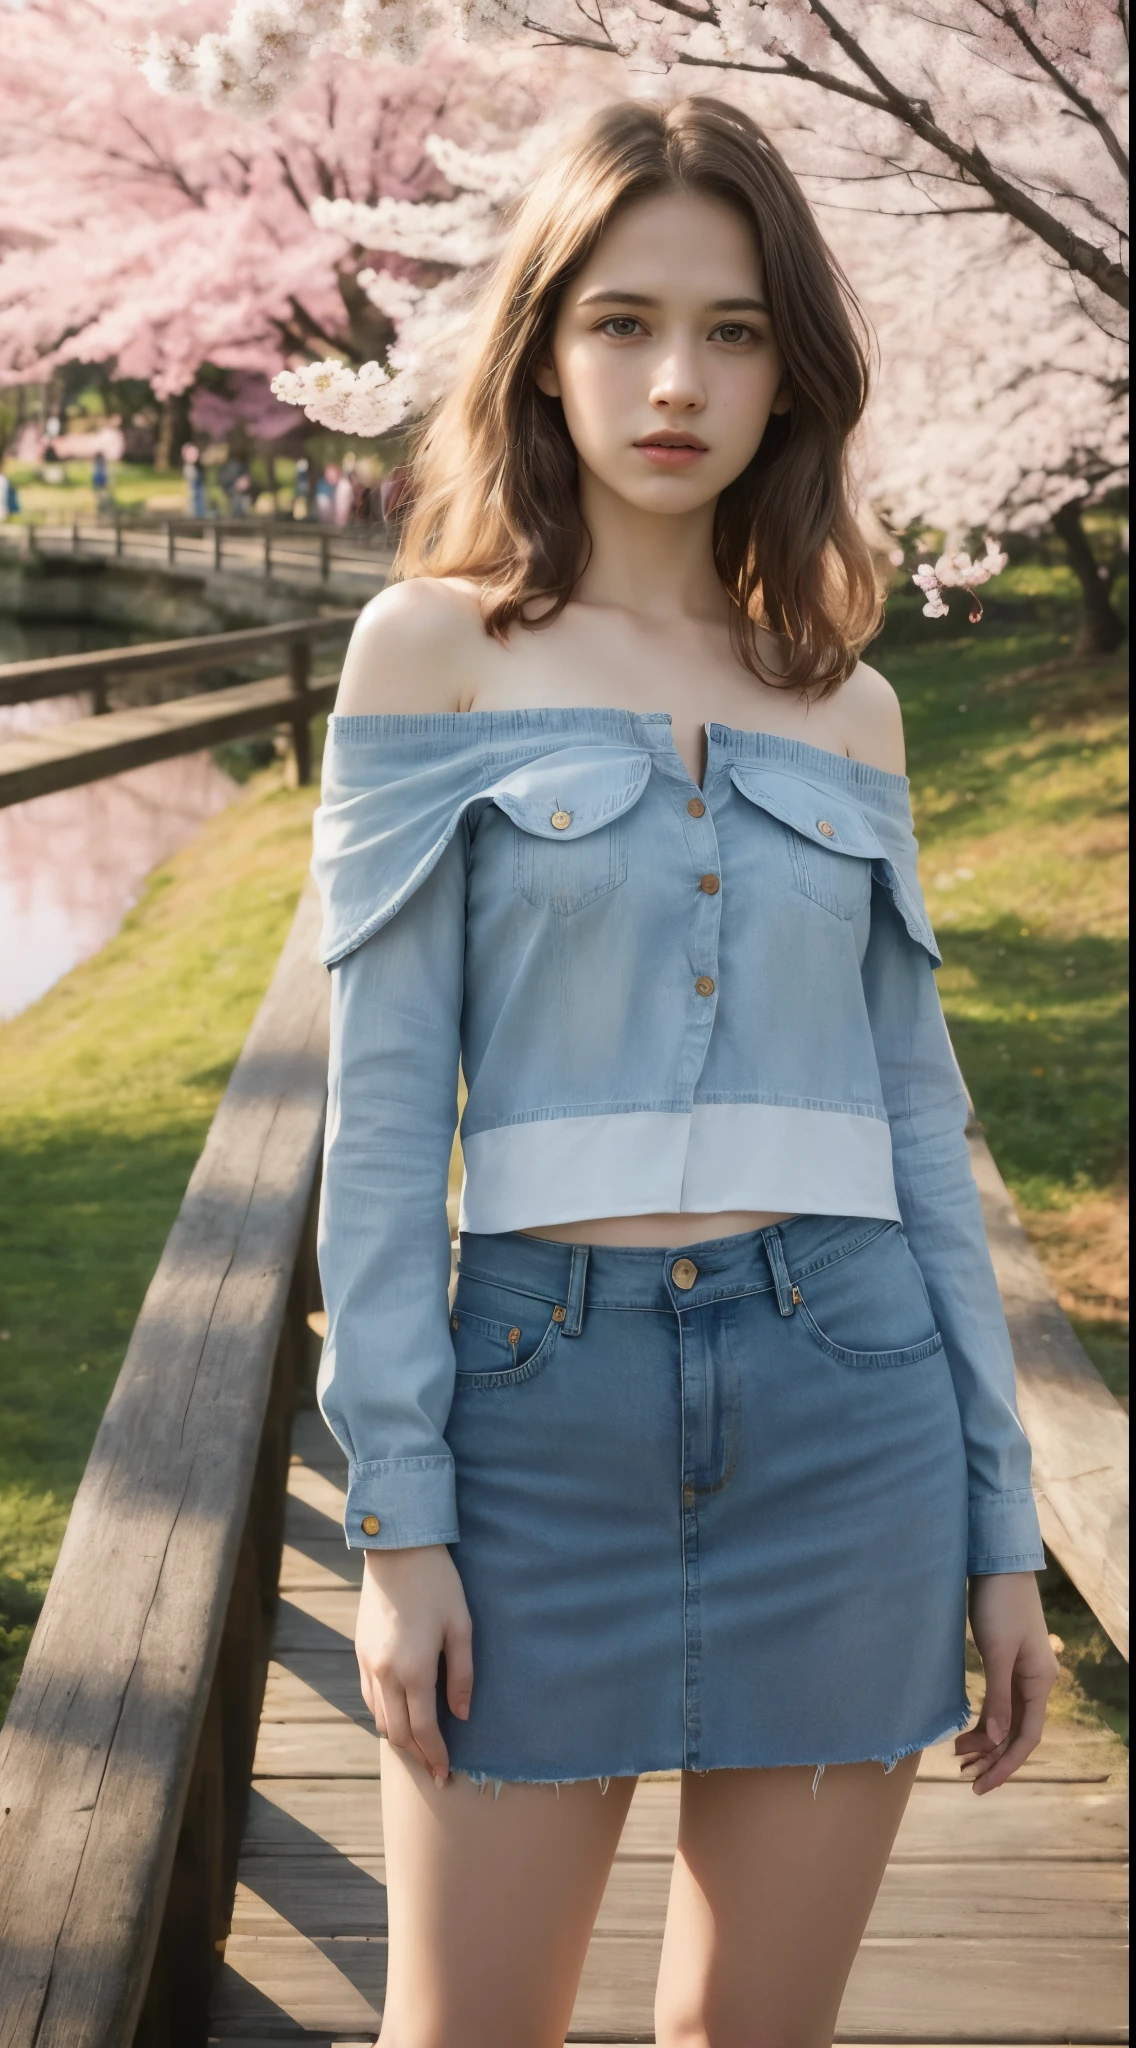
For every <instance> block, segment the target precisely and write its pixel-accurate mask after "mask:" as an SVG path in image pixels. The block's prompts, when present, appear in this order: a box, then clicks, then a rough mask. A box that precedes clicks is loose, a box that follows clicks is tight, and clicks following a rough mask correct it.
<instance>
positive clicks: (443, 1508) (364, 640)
mask: <svg viewBox="0 0 1136 2048" xmlns="http://www.w3.org/2000/svg"><path fill="white" fill-rule="evenodd" d="M446 596H447V593H444V592H442V591H440V590H439V589H438V586H433V587H431V586H429V585H408V586H402V587H396V588H395V589H394V590H392V591H390V592H388V593H384V596H383V597H382V598H381V599H380V600H378V601H377V602H376V603H375V604H373V605H371V606H369V607H368V608H367V611H366V612H365V613H364V614H363V617H362V619H361V620H360V622H359V625H358V626H357V628H356V631H355V635H354V637H353V639H352V643H351V647H350V649H349V650H348V656H347V660H346V663H345V666H344V677H343V683H342V685H341V690H340V696H339V701H338V703H337V707H336V709H337V712H339V713H348V714H359V713H362V714H367V713H380V714H382V713H388V712H398V711H407V710H416V711H427V712H430V711H439V710H452V709H454V708H455V703H454V701H453V698H454V693H453V692H452V691H451V689H450V686H449V681H448V678H449V675H450V674H452V673H453V668H452V665H451V660H450V640H451V636H452V629H453V623H454V622H453V617H452V606H451V605H449V604H447V603H446ZM439 599H440V600H441V602H439V601H438V600H439ZM464 944H465V853H464V843H463V835H462V834H461V833H460V832H459V833H458V834H457V835H456V836H455V838H454V839H453V840H452V841H451V843H450V845H449V846H448V847H447V849H446V852H445V853H444V855H443V856H442V858H441V860H440V861H439V862H438V864H437V866H436V867H435V869H434V870H433V872H432V873H431V874H430V875H429V876H428V878H427V880H426V881H425V882H424V883H423V884H422V886H421V887H420V888H419V889H418V890H417V891H416V892H415V894H414V895H413V896H412V897H411V898H410V900H409V901H408V902H407V903H405V904H404V906H403V908H402V909H401V910H400V911H399V913H398V914H397V915H396V916H395V917H394V918H392V919H391V921H390V922H389V923H388V924H386V925H384V927H383V928H382V929H381V930H380V931H378V932H376V933H375V934H374V935H373V936H372V937H371V938H369V939H368V940H367V941H366V942H365V943H364V944H363V945H361V946H359V947H358V948H357V949H356V950H355V951H353V952H351V953H349V954H348V955H347V956H346V958H344V959H343V960H341V961H340V962H339V963H338V964H337V965H336V966H335V967H334V968H333V969H332V1005H331V1060H330V1072H329V1101H328V1126H327V1141H326V1147H325V1159H324V1180H323V1192H322V1197H321V1203H320V1226H319V1262H320V1274H321V1279H322V1283H323V1293H324V1301H325V1304H326V1307H327V1313H328V1333H327V1339H326V1343H325V1347H324V1356H323V1362H322V1364H321V1368H320V1380H319V1398H320V1406H321V1408H322V1410H323V1413H324V1416H325V1418H326V1420H327V1422H328V1424H329V1425H330V1427H331V1429H332V1430H333V1432H334V1434H335V1435H336V1437H337V1438H338V1440H339V1442H340V1443H341V1444H342V1445H343V1448H344V1450H345V1451H346V1452H347V1456H348V1461H349V1482H348V1497H347V1512H346V1517H345V1522H346V1534H347V1540H348V1543H349V1544H350V1545H351V1547H352V1548H361V1549H363V1550H364V1551H365V1552H366V1566H365V1573H364V1584H363V1594H362V1597H361V1600H360V1605H359V1617H358V1623H357V1630H356V1651H357V1654H358V1658H359V1669H360V1676H361V1681H362V1689H363V1695H364V1698H365V1699H366V1701H367V1704H368V1707H369V1708H370V1710H371V1712H372V1713H373V1714H374V1716H375V1721H376V1724H377V1725H378V1727H379V1728H380V1730H381V1731H382V1732H383V1733H385V1734H386V1735H387V1736H388V1737H389V1739H390V1740H391V1741H392V1743H394V1744H396V1745H397V1746H398V1747H399V1748H401V1749H404V1750H405V1751H406V1752H407V1753H408V1754H410V1755H411V1756H414V1757H415V1758H416V1759H417V1760H418V1761H420V1762H422V1763H423V1764H424V1765H425V1766H426V1768H427V1769H429V1770H430V1771H431V1772H432V1773H433V1774H434V1775H435V1776H436V1777H438V1778H440V1779H441V1778H444V1777H445V1775H446V1773H447V1771H448V1759H447V1755H446V1749H445V1744H444V1742H443V1740H442V1737H441V1734H440V1731H439V1728H438V1722H437V1700H436V1687H437V1677H438V1659H439V1656H440V1655H441V1654H442V1653H443V1652H444V1654H445V1658H446V1678H447V1695H448V1699H449V1704H450V1708H451V1711H452V1712H453V1713H455V1714H456V1715H459V1716H462V1717H464V1715H465V1714H466V1713H467V1712H468V1705H469V1696H470V1691H471V1688H472V1682H473V1671H472V1661H471V1650H470V1625H469V1615H468V1610H467V1608H466V1603H465V1599H464V1595H463V1593H462V1589H461V1583H460V1580H459V1578H458V1574H457V1571H456V1569H455V1567H454V1564H453V1560H452V1558H451V1556H450V1553H449V1549H448V1547H447V1546H448V1545H449V1544H451V1543H453V1542H455V1541H456V1540H457V1535H458V1530H457V1522H456V1513H455V1501H454V1473H453V1459H452V1457H451V1455H450V1452H449V1449H448V1447H447V1445H446V1442H445V1438H444V1435H443V1432H444V1429H445V1424H446V1419H447V1416H448V1413H449V1405H450V1398H451V1394H452V1387H453V1347H452V1343H451V1340H450V1329H449V1319H448V1308H447V1290H448V1281H449V1271H450V1239H449V1227H448V1222H447V1214H446V1193H447V1184H448V1176H449V1164H450V1154H451V1148H452V1144H453V1134H454V1127H455V1123H456V1116H457V1073H458V1062H459V1055H460V1037H459V1023H460V1016H461V1003H462V987H463V970H464Z"/></svg>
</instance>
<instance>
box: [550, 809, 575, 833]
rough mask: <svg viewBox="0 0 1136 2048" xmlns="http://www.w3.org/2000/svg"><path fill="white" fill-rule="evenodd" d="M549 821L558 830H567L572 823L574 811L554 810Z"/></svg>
mask: <svg viewBox="0 0 1136 2048" xmlns="http://www.w3.org/2000/svg"><path fill="white" fill-rule="evenodd" d="M549 822H550V823H551V824H553V825H555V827H556V829H557V831H558V832H566V831H567V830H568V827H569V825H570V824H571V823H572V813H571V811H553V813H552V817H551V819H550V821H549Z"/></svg>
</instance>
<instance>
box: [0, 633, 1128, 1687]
mask: <svg viewBox="0 0 1136 2048" xmlns="http://www.w3.org/2000/svg"><path fill="white" fill-rule="evenodd" d="M909 625H910V622H907V625H905V628H904V630H903V632H896V634H895V636H894V641H893V644H892V645H891V646H890V647H889V646H888V644H887V642H886V641H885V643H884V645H883V646H882V647H881V648H879V649H877V650H874V651H873V656H872V658H873V660H875V661H876V662H877V663H878V665H879V666H880V667H882V668H883V669H884V670H885V672H886V673H887V674H889V675H890V676H891V677H892V679H893V680H894V681H895V683H896V685H897V687H898V689H899V691H900V694H901V697H902V699H903V703H904V709H905V716H906V720H907V728H908V738H909V748H910V762H911V773H912V780H913V784H914V793H915V801H916V811H917V823H918V829H919V832H920V837H921V841H922V845H923V859H924V872H925V880H926V885H927V896H928V902H929V906H930V910H931V915H932V918H933V920H934V922H935V924H936V927H937V929H938V931H939V935H940V939H941V942H942V946H943V951H944V954H945V966H944V969H943V972H942V975H941V978H940V980H941V988H942V993H943V998H944V1003H945V1005H946V1008H947V1011H948V1015H949V1017H950V1022H951V1029H952V1032H953V1035H954V1038H955V1043H956V1045H957V1047H958V1051H959V1055H960V1058H961V1061H962V1065H963V1068H964V1071H965V1073H966V1075H967V1079H968V1081H969V1083H970V1087H971V1090H972V1093H973V1095H974V1099H975V1103H976V1106H977V1109H978V1113H979V1115H980V1117H981V1118H982V1121H983V1123H984V1124H985V1126H986V1129H987V1132H988V1135H989V1138H990V1143H991V1146H992V1148H993V1151H994V1154H995V1157H996V1158H997V1160H998V1163H999V1165H1000V1167H1001V1169H1002V1171H1003V1173H1004V1174H1005V1176H1006V1179H1007V1181H1008V1182H1009V1184H1010V1186H1011V1189H1012V1190H1013V1193H1014V1195H1015V1198H1016V1199H1017V1201H1018V1203H1019V1206H1020V1207H1021V1209H1022V1213H1023V1215H1024V1216H1025V1219H1026V1223H1027V1227H1028V1228H1029V1229H1030V1232H1031V1234H1032V1236H1033V1238H1034V1241H1035V1243H1036V1244H1037V1246H1038V1249H1039V1251H1040V1253H1041V1255H1042V1257H1043V1259H1044V1260H1045V1262H1046V1264H1047V1266H1048V1269H1049V1271H1050V1274H1051V1276H1052V1278H1053V1280H1054V1283H1055V1285H1056V1287H1057V1290H1058V1293H1059V1295H1060V1298H1061V1300H1062V1302H1063V1304H1064V1305H1065V1307H1066V1308H1067V1310H1068V1311H1069V1313H1070V1314H1071V1315H1072V1316H1073V1317H1074V1320H1075V1321H1076V1323H1077V1326H1078V1328H1079V1330H1080V1332H1081V1335H1082V1337H1083V1339H1084V1341H1085V1342H1086V1344H1087V1345H1088V1348H1089V1350H1090V1352H1091V1354H1092V1356H1093V1357H1094V1359H1095V1360H1096V1362H1097V1364H1098V1365H1099V1366H1100V1368H1101V1370H1102V1371H1103V1372H1104V1373H1105V1376H1106V1378H1107V1379H1108V1380H1109V1383H1110V1385H1112V1386H1113V1388H1114V1390H1115V1391H1116V1392H1118V1393H1123V1392H1124V1391H1126V1387H1127V1377H1126V1375H1127V1274H1126V1268H1125V1266H1124V1263H1123V1257H1122V1252H1123V1244H1122V1235H1121V1233H1122V1227H1123V1223H1124V1220H1125V1218H1126V1212H1127V1194H1126V1181H1125V1177H1124V1176H1125V1153H1124V1128H1125V1092H1124V1090H1125V1078H1124V1077H1125V1056H1126V1042H1125V1035H1124V1029H1125V1012H1124V993H1123V992H1124V985H1125V964H1126V952H1125V937H1124V934H1125V901H1126V899H1125V871H1124V855H1123V845H1124V825H1125V812H1124V808H1123V804H1124V782H1123V775H1124V762H1123V752H1122V748H1123V734H1124V699H1123V694H1122V690H1123V667H1122V664H1121V663H1120V662H1119V661H1117V662H1113V663H1105V664H1099V665H1093V666H1086V665H1084V664H1077V663H1074V662H1073V661H1072V660H1071V659H1070V658H1069V653H1068V645H1067V643H1063V642H1062V640H1061V638H1060V636H1059V634H1055V633H1053V632H1044V633H1043V632H1041V631H1040V630H1037V629H1036V628H1034V629H1032V630H1031V629H1029V628H1028V627H1027V628H1026V629H1024V630H1015V631H1002V630H998V631H993V630H987V629H985V628H984V629H979V630H977V631H968V632H967V634H966V637H965V638H962V639H956V640H947V639H945V638H942V637H939V631H940V629H937V628H936V627H934V626H932V625H931V624H930V623H929V622H928V623H927V625H926V628H925V631H924V630H923V629H922V628H921V629H920V637H919V638H918V639H915V638H913V637H912V636H911V634H910V632H909V631H908V626H909ZM312 801H313V799H312V795H311V793H310V792H306V791H305V792H300V791H295V790H290V789H286V788H284V787H283V786H282V783H281V780H280V777H279V774H278V773H277V771H271V772H270V773H269V774H268V775H267V776H261V777H258V778H257V779H256V780H254V782H253V783H252V784H250V785H249V786H248V788H247V789H246V790H245V791H244V793H243V795H242V797H241V799H240V801H239V802H238V803H236V804H235V805H234V806H233V807H232V808H231V809H230V810H229V811H227V812H225V813H223V814H222V815H221V816H220V817H218V818H216V819H214V820H213V821H212V822H211V823H210V824H209V825H208V826H207V827H206V828H205V830H204V831H203V833H202V835H201V837H200V838H199V839H198V840H197V841H196V842H195V843H194V845H193V846H191V847H189V848H188V849H187V850H186V851H185V852H184V853H182V854H180V855H179V856H178V857H177V858H176V859H175V860H174V861H172V862H171V863H170V864H169V865H168V866H167V867H165V868H163V869H162V870H160V871H159V872H158V873H157V874H156V875H155V876H154V877H153V878H152V880H151V882H150V884H149V886H148V888H147V891H146V893H145V895H144V897H143V899H142V901H141V902H140V904H139V905H138V907H137V909H136V910H134V911H133V912H132V913H131V915H130V917H129V918H128V919H127V922H126V924H125V925H124V927H123V930H122V931H121V933H120V934H119V936H118V937H117V938H116V939H115V940H113V941H112V943H111V944H110V945H109V946H108V947H106V948H105V950H104V951H103V952H102V953H101V954H100V955H99V956H98V957H97V958H96V959H95V960H93V961H91V962H89V963H88V964H87V965H86V966H84V967H81V968H79V969H78V970H76V972H75V973H74V974H72V975H70V976H68V978H67V979H66V981H64V982H63V983H61V984H60V986H59V987H58V988H56V989H55V990H53V991H52V992H51V993H50V994H49V995H48V996H46V997H45V998H44V1000H43V1001H42V1002H41V1003H39V1004H37V1005H36V1006H35V1008H34V1009H33V1010H32V1011H30V1012H29V1013H28V1014H27V1015H26V1016H24V1017H22V1018H19V1019H17V1020H16V1021H15V1022H14V1023H12V1024H9V1025H7V1026H5V1027H3V1028H0V1061H2V1062H3V1066H4V1071H5V1075H6V1078H7V1080H8V1086H7V1088H6V1090H5V1094H4V1099H3V1102H2V1103H0V1154H2V1156H0V1247H2V1249H0V1298H2V1299H3V1301H4V1304H5V1305H4V1308H3V1312H2V1317H0V1320H2V1321H3V1323H4V1325H5V1328H6V1331H7V1334H6V1336H4V1337H2V1338H0V1706H2V1704H3V1701H4V1699H5V1697H6V1695H5V1692H4V1686H5V1673H6V1677H7V1685H8V1689H9V1690H10V1686H11V1684H12V1683H13V1682H14V1676H15V1671H16V1668H17V1666H18V1660H19V1657H20V1655H21V1654H22V1648H23V1646H24V1645H25V1644H26V1641H27V1639H28V1636H29V1634H30V1629H31V1626H32V1624H33V1622H34V1618H35V1614H36V1612H37V1611H38V1605H39V1601H40V1599H41V1598H42V1593H43V1590H44V1588H45V1586H46V1583H47V1578H48V1576H49V1573H50V1570H51V1566H52V1563H53V1560H54V1557H55V1554H56V1551H57V1548H58V1544H59V1540H60V1537H61V1534H62V1530H63V1526H64V1523H65V1521H66V1516H67V1511H68V1507H69V1504H70V1501H71V1498H72V1496H73V1493H74V1489H75V1486H76V1484H77V1481H78V1478H79V1475H80V1473H81V1471H82V1467H83V1463H84V1460H85V1457H86V1454H87V1450H88V1448H89V1445H90V1441H91V1438H92V1436H93V1434H94V1430H95V1427H96V1424H97V1421H98V1417H99V1415H100V1413H101V1411H102V1408H103V1406H104V1403H105V1401H106V1398H107V1395H108V1393H109V1390H110V1387H111V1384H112V1382H113V1379H114V1375H115V1373H116V1371H117V1369H118V1366H119V1364H120V1362H121V1358H122V1354H123V1350H124V1348H125V1344H126V1340H127V1338H128V1335H129V1331H130V1328H131V1325H132V1323H133V1320H134V1317H135V1315H136V1314H137V1311H138V1307H139V1304H140V1302H141V1299H142V1295H143V1293H144V1291H145V1288H146V1284H147V1282H148V1280H149V1277H150V1274H151V1272H152V1270H153V1267H154V1264H155V1262H156V1260H157V1257H158V1255H159V1253H160V1251H161V1247H162V1244H163V1242H164V1239H165V1236H166V1233H167V1231H168V1229H169V1226H170V1223H171V1221H172V1219H173V1216H174V1214H175V1212H176V1209H177V1206H178V1202H179V1200H180V1197H181V1194H182V1191H183V1189H184V1186H185V1183H186V1180H187V1178H188V1175H189V1172H190V1169H191V1167H192V1165H193V1162H194V1159H195V1158H196V1156H197V1153H198V1151H199V1150H200V1146H201V1143H202V1140H203V1138H204V1135H205V1132H206V1129H207V1128H208V1124H209V1120H210V1118H211V1116H212V1114H213V1110H214V1108H215V1106H216V1103H217V1101H218V1099H219V1096H220V1094H221V1090H222V1088H223V1086H224V1082H225V1079H226V1077H227V1075H228V1072H229V1070H230V1067H231V1064H232V1062H233V1060H234V1059H235V1057H236V1054H237V1051H238V1050H239V1047H240V1044H241V1041H242V1039H243V1037H244V1034H245V1032H246V1030H247V1028H248V1024H249V1022H250V1020H251V1017H252V1015H253V1012H254V1010H255V1008H256V1004H257V1002H258V1000H259V997H260V995H261V993H262V991H263V989H264V987H265V985H266V983H267V981H268V978H269V975H270V972H271V969H272V964H273V961H274V959H275V956H276V954H277V952H278V950H279V947H280V944H281V943H282V940H283V937H284V934H285V932H286V929H287V925H288V921H289V918H290V915H291V911H292V907H293V905H294V902H295V899H296V896H297V894H298V891H299V887H300V884H301V881H302V878H303V873H304V868H305V865H306V861H307V841H308V830H309V820H310V813H311V808H312ZM1046 1596H1047V1601H1048V1604H1049V1613H1050V1621H1051V1626H1052V1627H1053V1628H1054V1630H1055V1632H1056V1633H1057V1634H1058V1635H1059V1636H1060V1637H1061V1638H1062V1640H1063V1642H1064V1643H1065V1646H1066V1648H1065V1653H1064V1655H1063V1659H1062V1680H1061V1693H1060V1702H1059V1706H1060V1711H1061V1712H1062V1713H1064V1714H1066V1715H1068V1716H1070V1717H1072V1718H1090V1719H1091V1718H1092V1717H1093V1716H1094V1715H1095V1714H1096V1713H1097V1711H1098V1706H1099V1707H1100V1708H1101V1710H1103V1712H1104V1713H1105V1715H1106V1717H1107V1718H1108V1720H1109V1721H1110V1722H1111V1723H1112V1725H1114V1726H1120V1725H1121V1724H1122V1717H1123V1713H1124V1707H1123V1688H1122V1677H1123V1673H1122V1669H1121V1667H1120V1666H1119V1660H1117V1659H1116V1658H1115V1656H1114V1654H1113V1653H1111V1652H1110V1651H1109V1649H1108V1645H1107V1643H1106V1641H1105V1638H1104V1636H1103V1634H1102V1632H1101V1631H1100V1629H1099V1628H1098V1627H1097V1626H1096V1624H1095V1622H1094V1620H1093V1617H1092V1616H1091V1615H1090V1614H1089V1613H1088V1611H1087V1610H1086V1609H1085V1607H1084V1604H1083V1602H1081V1601H1080V1600H1079V1599H1078V1596H1077V1595H1076V1594H1075V1593H1074V1592H1073V1590H1072V1588H1070V1587H1069V1586H1068V1584H1067V1582H1065V1581H1064V1580H1063V1578H1062V1575H1061V1574H1060V1573H1059V1572H1058V1571H1057V1570H1056V1569H1055V1570H1054V1571H1053V1572H1051V1574H1050V1575H1049V1583H1048V1585H1047V1589H1046ZM5 1631H6V1633H5ZM5 1653H6V1657H5Z"/></svg>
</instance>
